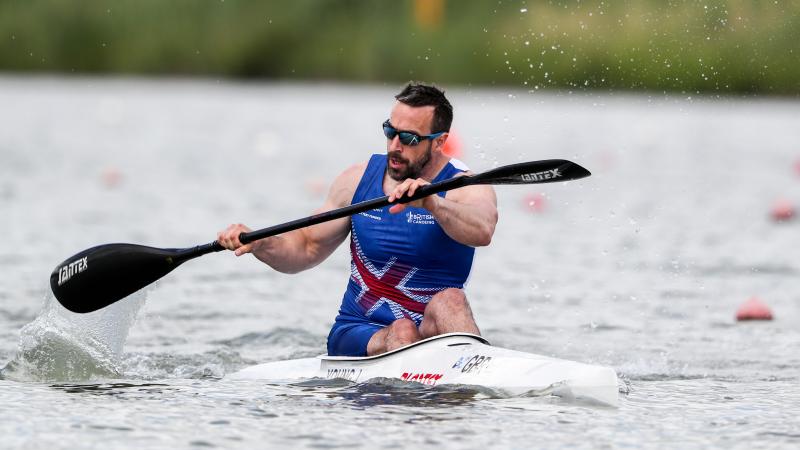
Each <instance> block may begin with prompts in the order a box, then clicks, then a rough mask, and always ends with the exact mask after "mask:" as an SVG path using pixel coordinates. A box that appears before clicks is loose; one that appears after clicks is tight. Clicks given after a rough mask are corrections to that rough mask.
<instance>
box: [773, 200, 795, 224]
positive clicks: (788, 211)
mask: <svg viewBox="0 0 800 450" xmlns="http://www.w3.org/2000/svg"><path fill="white" fill-rule="evenodd" d="M770 216H772V220H774V221H776V222H786V221H789V220H792V219H793V218H794V216H795V211H794V206H793V205H792V204H791V203H790V202H789V200H786V199H780V200H778V201H777V202H775V204H774V205H773V206H772V210H771V211H770Z"/></svg>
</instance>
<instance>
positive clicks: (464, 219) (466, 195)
mask: <svg viewBox="0 0 800 450" xmlns="http://www.w3.org/2000/svg"><path fill="white" fill-rule="evenodd" d="M430 199H431V201H429V202H428V204H427V205H425V208H426V209H428V211H430V212H431V214H432V215H433V217H435V218H436V220H437V221H438V222H439V225H441V226H442V229H443V230H444V232H445V233H447V235H448V236H450V237H451V238H453V240H455V241H457V242H460V243H462V244H464V245H469V246H472V247H481V246H485V245H489V244H490V243H491V242H492V236H493V235H494V229H495V226H496V225H497V197H496V196H495V193H494V189H493V188H492V187H491V186H468V187H464V188H461V189H458V190H455V191H451V192H448V195H447V196H446V197H444V198H442V197H440V196H438V195H432V196H431V197H430Z"/></svg>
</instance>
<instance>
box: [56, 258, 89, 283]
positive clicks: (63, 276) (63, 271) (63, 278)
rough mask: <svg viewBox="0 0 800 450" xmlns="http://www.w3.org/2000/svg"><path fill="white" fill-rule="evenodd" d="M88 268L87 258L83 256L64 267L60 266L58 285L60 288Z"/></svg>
mask: <svg viewBox="0 0 800 450" xmlns="http://www.w3.org/2000/svg"><path fill="white" fill-rule="evenodd" d="M88 267H89V257H88V256H84V257H83V258H81V259H79V260H77V261H73V262H71V263H69V264H67V265H66V266H62V267H59V268H58V285H59V286H61V285H62V284H64V283H66V282H67V281H69V279H70V278H72V277H73V275H76V274H79V273H81V272H83V271H84V270H86V269H87V268H88Z"/></svg>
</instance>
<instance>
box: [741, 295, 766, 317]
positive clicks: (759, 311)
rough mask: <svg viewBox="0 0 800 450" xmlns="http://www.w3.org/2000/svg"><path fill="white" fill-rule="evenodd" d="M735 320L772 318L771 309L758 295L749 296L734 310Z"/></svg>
mask: <svg viewBox="0 0 800 450" xmlns="http://www.w3.org/2000/svg"><path fill="white" fill-rule="evenodd" d="M736 320H739V321H742V320H772V311H770V309H769V307H768V306H767V305H766V304H765V303H764V302H762V301H761V300H760V299H759V298H758V297H751V298H750V299H749V300H747V301H746V302H744V303H742V306H740V307H739V309H738V310H736Z"/></svg>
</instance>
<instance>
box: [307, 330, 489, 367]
mask: <svg viewBox="0 0 800 450" xmlns="http://www.w3.org/2000/svg"><path fill="white" fill-rule="evenodd" d="M450 338H456V339H458V338H462V339H460V340H459V341H460V342H454V343H452V344H449V345H450V346H456V345H469V344H471V343H473V342H472V341H474V342H477V343H478V344H484V345H492V344H490V343H489V341H487V340H486V339H485V338H484V337H483V336H478V335H477V334H472V333H445V334H439V335H436V336H431V337H429V338H427V339H423V340H421V341H417V342H414V343H412V344H408V345H406V346H405V347H400V348H396V349H394V350H392V351H388V352H386V353H381V354H380V355H373V356H328V355H319V356H317V358H319V359H322V360H325V361H371V360H376V359H380V358H385V357H387V356H389V355H393V354H395V353H398V352H402V351H404V350H408V349H410V348H413V347H416V346H418V345H422V344H425V343H428V342H432V341H438V340H442V339H450Z"/></svg>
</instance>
